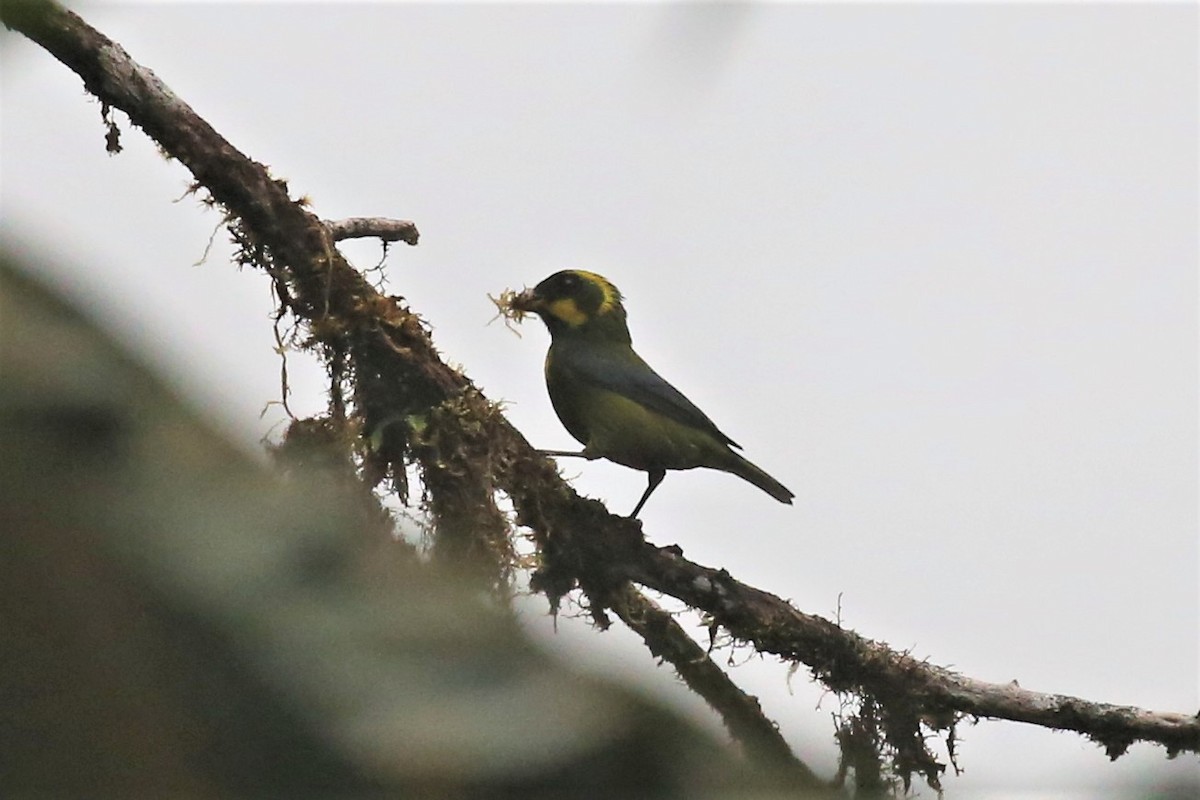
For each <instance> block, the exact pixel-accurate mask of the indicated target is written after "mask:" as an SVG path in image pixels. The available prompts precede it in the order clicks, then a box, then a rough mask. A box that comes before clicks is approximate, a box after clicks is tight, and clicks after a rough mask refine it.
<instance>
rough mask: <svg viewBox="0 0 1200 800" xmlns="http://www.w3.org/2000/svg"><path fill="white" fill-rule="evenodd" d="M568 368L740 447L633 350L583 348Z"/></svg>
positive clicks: (588, 380) (582, 378) (594, 383)
mask: <svg viewBox="0 0 1200 800" xmlns="http://www.w3.org/2000/svg"><path fill="white" fill-rule="evenodd" d="M569 371H570V372H571V373H573V377H574V378H575V379H576V380H578V381H581V382H583V383H586V384H589V385H591V386H593V387H596V388H598V389H605V390H608V391H610V392H615V393H617V394H619V395H622V396H624V397H628V398H629V399H630V400H633V401H634V402H636V403H639V404H641V405H643V406H645V407H646V408H649V409H650V410H651V411H654V412H657V413H659V414H662V415H663V416H665V417H668V418H670V419H673V420H675V421H676V422H679V423H682V424H684V425H688V426H691V427H693V428H696V429H698V430H702V431H705V432H706V433H709V434H711V435H712V436H714V437H716V439H717V440H718V441H720V442H723V443H724V444H728V445H733V446H734V447H741V445H739V444H738V443H737V442H735V441H733V439H730V438H729V437H728V436H726V435H725V434H724V433H722V432H721V430H720V429H719V428H717V426H716V423H714V422H713V421H712V420H711V419H709V418H708V415H706V414H705V413H704V412H703V411H701V410H700V409H698V408H696V405H695V404H694V403H693V402H692V401H691V400H688V399H687V398H686V397H684V396H683V393H682V392H680V391H679V390H678V389H676V388H675V387H674V386H672V385H671V384H669V383H667V381H666V380H665V379H664V378H662V376H660V375H659V374H658V373H657V372H655V371H654V370H653V369H651V368H650V365H649V364H647V363H646V362H645V361H643V360H642V358H641V357H640V356H639V355H638V354H637V353H635V352H633V351H632V350H626V351H625V352H624V353H621V352H617V351H614V350H610V349H608V348H589V349H588V350H586V351H584V350H580V351H577V352H575V353H574V354H573V357H572V358H571V359H570V367H569Z"/></svg>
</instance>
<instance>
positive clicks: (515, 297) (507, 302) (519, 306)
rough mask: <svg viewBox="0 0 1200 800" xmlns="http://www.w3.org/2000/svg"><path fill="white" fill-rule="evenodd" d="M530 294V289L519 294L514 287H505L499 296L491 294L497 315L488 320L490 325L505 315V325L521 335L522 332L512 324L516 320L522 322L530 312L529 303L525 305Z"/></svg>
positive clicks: (490, 297) (489, 296) (489, 298)
mask: <svg viewBox="0 0 1200 800" xmlns="http://www.w3.org/2000/svg"><path fill="white" fill-rule="evenodd" d="M528 294H529V291H528V290H525V291H523V292H521V293H520V294H517V293H516V292H514V291H513V290H512V289H505V290H504V291H502V292H501V293H500V296H499V297H492V296H491V295H490V294H489V295H488V300H491V301H492V303H494V304H495V306H496V316H494V317H492V318H491V319H490V320H488V325H491V324H492V323H493V322H495V321H496V320H498V319H500V318H501V317H503V318H504V327H506V328H508V329H509V330H510V331H512V332H513V333H515V334H516V335H517V336H520V335H521V332H520V331H519V330H517V329H516V328H514V327H513V326H512V324H513V323H514V322H516V323H518V324H520V323H521V321H522V320H524V319H525V316H526V315H527V314H528V313H529V311H530V309H529V308H528V307H527V305H525V303H527V302H528V300H527V298H526V296H527V295H528ZM523 301H525V302H523Z"/></svg>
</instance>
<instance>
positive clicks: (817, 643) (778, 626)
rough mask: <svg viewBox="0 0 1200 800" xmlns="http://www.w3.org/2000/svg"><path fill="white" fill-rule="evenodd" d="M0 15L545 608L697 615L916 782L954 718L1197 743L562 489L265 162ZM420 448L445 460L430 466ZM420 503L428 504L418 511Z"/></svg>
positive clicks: (126, 61)
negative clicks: (517, 526)
mask: <svg viewBox="0 0 1200 800" xmlns="http://www.w3.org/2000/svg"><path fill="white" fill-rule="evenodd" d="M0 18H2V19H3V21H4V23H5V24H6V25H8V26H9V27H11V28H14V29H16V30H19V31H21V32H22V33H23V34H25V35H26V36H27V37H29V38H30V39H31V40H33V41H35V42H37V43H39V44H40V45H42V46H43V47H45V48H46V49H47V50H48V51H49V52H50V53H51V54H52V55H54V56H55V57H56V58H58V59H59V60H60V61H62V62H63V63H64V64H66V65H67V66H68V67H70V68H71V69H72V70H74V71H75V72H76V73H78V74H79V75H80V76H81V77H82V78H83V80H84V83H85V85H86V87H87V88H88V90H89V91H90V92H92V93H93V94H94V95H95V96H96V97H98V98H99V99H100V100H101V102H103V103H105V104H107V105H110V106H113V107H116V108H119V109H121V110H123V111H124V112H125V113H126V114H128V115H129V118H130V120H131V121H132V122H133V123H134V124H135V125H137V126H139V127H141V128H142V129H143V130H145V131H146V133H147V134H148V135H149V136H150V137H151V138H152V139H154V140H155V141H156V142H158V143H159V144H160V145H161V146H162V147H163V148H164V149H165V150H166V151H167V152H168V153H170V154H171V155H172V156H173V157H175V158H177V159H178V160H179V161H180V162H181V163H183V164H184V165H185V166H186V167H187V168H188V169H189V170H191V172H192V174H193V175H194V176H195V178H196V180H197V182H198V183H199V184H201V185H202V186H204V187H205V188H206V189H207V190H208V191H209V192H210V193H211V194H212V197H213V199H214V200H216V201H217V202H218V203H220V204H221V205H222V206H224V207H225V209H226V210H227V211H228V212H229V213H230V214H231V215H232V216H233V217H236V218H237V219H238V220H240V222H239V223H238V225H239V228H238V231H239V236H240V237H241V239H240V241H241V243H242V244H243V247H244V248H246V249H248V250H249V251H253V253H254V257H255V260H256V262H257V263H259V264H260V265H262V266H263V267H264V268H265V269H267V270H268V271H269V273H270V274H271V275H272V277H273V279H274V280H275V281H276V288H277V291H278V293H279V296H280V297H281V298H282V301H283V302H284V303H285V304H286V306H287V308H288V309H289V310H290V311H291V312H292V313H293V314H295V315H296V316H297V318H299V319H301V320H304V321H306V322H307V323H308V325H309V328H310V331H311V334H312V337H311V342H312V346H313V347H315V348H317V349H318V350H320V351H321V352H323V353H325V354H326V356H327V357H332V356H334V355H336V356H337V357H338V358H343V357H344V358H346V360H347V362H348V364H349V365H350V373H351V374H352V375H353V376H354V379H355V395H354V402H355V406H356V409H357V414H358V416H359V417H360V418H361V420H362V425H363V429H364V430H365V431H368V432H375V433H377V434H378V439H379V442H378V446H377V447H374V448H373V450H372V451H371V453H370V454H369V455H368V456H367V464H366V472H367V474H368V475H370V476H372V478H371V480H373V481H374V480H378V479H380V478H382V477H386V476H388V475H390V476H391V478H392V481H393V483H394V485H396V486H397V487H398V488H401V490H403V487H404V469H405V465H406V463H408V462H410V461H416V462H418V463H424V464H430V463H440V464H449V465H450V466H451V469H450V472H448V473H447V474H450V475H454V474H458V473H455V472H454V468H453V465H454V463H455V459H468V460H471V459H475V460H472V461H471V463H473V464H477V463H481V462H479V461H478V460H477V459H478V457H479V454H480V453H482V454H484V462H482V463H486V465H487V469H486V476H485V478H484V480H485V481H486V486H488V487H491V488H494V489H497V490H500V491H503V492H504V493H506V494H508V495H509V497H510V498H511V499H512V501H513V504H514V507H515V508H516V510H517V515H518V521H519V522H520V523H522V524H524V525H526V526H528V527H529V528H530V529H531V530H532V531H533V535H534V538H535V541H536V542H537V544H538V546H539V548H540V551H541V555H542V559H543V563H542V566H541V568H540V569H539V570H538V571H537V573H536V574H535V576H534V584H535V586H536V587H537V588H539V589H540V590H542V591H545V592H546V594H547V596H548V597H549V598H550V600H551V603H552V604H556V603H557V602H558V600H559V599H560V598H561V597H562V596H563V595H564V594H566V593H567V592H568V591H571V590H572V589H573V588H575V587H579V588H580V589H582V590H583V591H584V592H585V593H586V594H587V595H588V596H589V598H590V599H591V600H592V610H593V614H595V615H597V616H598V618H602V617H603V609H604V607H605V605H610V606H612V605H615V600H614V597H617V596H618V590H620V589H621V587H623V586H624V585H625V582H626V581H634V582H637V583H640V584H643V585H645V586H648V587H651V588H653V589H655V590H657V591H660V592H663V593H665V594H668V595H671V596H673V597H676V598H678V599H680V600H682V601H684V602H685V603H688V604H689V605H692V606H694V607H696V608H700V609H703V610H704V611H706V612H707V613H709V614H710V615H711V616H712V618H713V620H714V621H715V622H716V623H717V624H719V625H721V626H723V627H725V628H726V629H728V630H729V631H730V632H731V633H732V634H733V635H734V636H735V637H737V638H738V639H741V640H744V641H748V642H752V643H753V644H754V645H755V647H757V648H758V649H759V650H761V651H763V652H771V653H776V654H778V655H780V656H783V657H784V658H786V659H789V660H792V661H795V662H799V663H804V664H806V665H808V666H809V668H810V670H811V671H812V673H813V675H814V677H815V678H816V679H817V680H819V681H821V682H822V683H824V684H825V685H826V686H828V687H829V688H830V689H832V690H833V691H836V692H853V693H855V694H857V695H859V696H860V697H862V698H864V700H869V701H871V702H875V703H877V704H878V708H879V715H880V718H881V722H882V725H883V728H884V734H885V737H886V740H887V742H888V744H889V746H890V747H892V748H893V749H894V751H895V757H894V766H895V768H896V769H897V771H899V772H900V773H901V774H903V775H907V774H909V773H911V772H913V771H916V772H919V773H921V774H923V775H925V777H926V778H927V779H928V780H931V782H935V781H936V779H937V774H938V772H940V770H941V769H942V767H941V765H940V764H938V762H937V761H936V759H935V758H934V757H933V755H932V754H931V753H930V752H929V751H928V749H927V748H926V746H925V743H924V732H925V731H927V730H930V729H932V730H945V729H948V728H949V727H951V726H952V725H953V724H954V723H955V722H956V721H957V720H958V719H959V718H961V717H962V716H964V715H968V716H987V717H994V718H999V719H1009V720H1015V721H1021V722H1028V723H1032V724H1037V725H1042V726H1045V727H1051V728H1058V729H1063V730H1073V731H1077V732H1079V733H1082V734H1085V735H1087V736H1089V737H1090V738H1092V739H1094V740H1095V741H1097V742H1099V743H1101V744H1102V745H1103V746H1104V747H1105V749H1106V750H1107V752H1108V754H1109V755H1110V757H1113V758H1115V757H1117V756H1119V755H1121V754H1122V753H1123V752H1125V750H1126V749H1127V748H1128V746H1129V744H1130V743H1132V742H1134V741H1139V740H1144V741H1149V742H1157V743H1159V744H1162V745H1163V746H1164V747H1166V748H1167V751H1168V754H1170V755H1174V754H1175V753H1178V752H1181V751H1192V752H1200V719H1198V718H1197V717H1194V716H1186V715H1183V714H1168V713H1156V712H1150V711H1144V710H1141V709H1137V708H1132V707H1125V706H1113V705H1107V704H1102V703H1093V702H1089V701H1085V700H1082V699H1079V698H1072V697H1067V696H1062V695H1047V694H1040V693H1037V692H1030V691H1028V690H1025V689H1022V688H1020V687H1018V686H1016V685H1015V683H1014V684H991V683H985V682H981V681H976V680H973V679H970V678H966V677H963V676H960V675H956V674H954V673H952V672H950V671H949V670H946V669H943V668H940V667H936V666H933V665H930V664H927V663H925V662H922V661H918V660H917V659H915V658H913V657H911V656H909V655H908V654H906V653H900V652H896V651H893V650H891V649H889V648H888V647H887V646H885V645H884V644H881V643H878V642H874V641H871V640H868V639H865V638H863V637H861V636H859V635H857V634H855V633H854V632H853V631H849V630H846V629H844V628H842V627H840V626H838V625H836V624H834V623H832V622H830V621H828V620H825V619H822V618H821V617H817V616H813V615H809V614H805V613H803V612H801V611H798V610H797V609H795V608H793V607H792V606H791V605H789V604H788V603H786V602H785V601H783V600H782V599H780V598H778V597H776V596H774V595H772V594H769V593H767V592H764V591H761V590H759V589H755V588H753V587H750V586H747V585H745V584H742V583H739V582H738V581H736V580H734V579H733V578H732V577H731V576H730V575H729V574H728V573H726V572H725V571H724V570H714V569H710V568H707V567H703V566H700V565H698V564H694V563H692V562H690V561H688V560H686V559H684V558H683V557H682V554H681V553H680V552H679V551H678V550H677V549H659V548H656V547H654V546H652V545H650V544H648V543H646V542H645V540H644V539H643V537H642V531H641V525H640V523H638V522H636V521H631V520H628V519H625V518H620V517H613V516H611V515H609V514H608V513H607V510H606V509H605V508H604V507H603V506H602V505H601V504H599V503H597V502H596V501H593V500H587V499H584V498H581V497H579V496H578V495H577V494H576V493H575V491H574V490H573V489H572V488H571V487H570V486H569V485H568V484H566V483H565V482H564V481H563V480H562V479H561V477H560V476H559V474H558V472H557V469H556V467H555V466H554V465H553V464H552V463H551V462H550V461H548V460H547V459H546V458H545V457H544V456H542V455H540V454H538V453H537V452H536V451H534V450H533V449H532V448H531V447H530V446H529V443H528V442H527V441H526V440H525V438H524V437H523V436H522V435H521V434H520V433H519V432H518V431H517V430H515V429H514V428H513V427H512V426H511V425H510V424H509V423H508V421H507V420H506V419H505V418H504V416H503V415H502V414H501V413H500V412H499V410H498V409H497V407H496V406H495V404H493V403H491V402H489V401H487V400H486V398H484V396H483V395H482V394H481V393H479V392H478V390H477V389H475V388H474V386H473V385H472V384H471V382H470V381H469V380H468V379H467V378H466V377H464V376H463V375H462V374H461V373H459V372H457V371H455V370H453V369H451V368H450V367H449V366H447V365H446V364H445V363H444V362H443V361H442V360H441V359H440V358H439V356H438V354H437V352H436V351H435V349H434V347H433V344H432V341H431V339H430V337H429V334H428V331H427V330H426V329H425V328H424V326H423V325H422V324H421V323H420V321H419V320H418V318H417V317H416V316H415V315H414V314H412V313H411V312H410V311H409V310H408V308H407V307H405V306H403V305H401V304H399V302H398V301H396V300H395V299H394V298H387V297H383V296H381V295H380V294H379V293H378V292H376V291H375V290H374V289H373V288H372V287H371V286H370V285H369V284H368V283H367V282H366V281H365V280H364V278H363V277H362V276H361V275H360V274H359V273H357V272H356V271H355V270H353V269H352V268H351V267H350V266H349V264H348V263H347V262H346V261H345V260H344V258H343V257H342V256H341V254H340V253H338V252H337V250H336V249H335V248H334V246H333V242H334V240H335V237H334V235H333V232H332V231H331V229H330V227H329V226H327V225H326V224H324V223H322V222H321V221H320V220H319V219H317V218H316V217H315V216H314V215H313V214H311V213H309V212H308V211H307V210H305V208H304V206H303V204H302V203H301V202H299V201H294V200H292V199H291V198H290V196H289V194H288V190H287V186H286V184H285V183H284V182H283V181H279V180H275V179H272V178H271V176H270V175H269V173H268V171H267V169H266V167H264V166H263V165H261V164H258V163H256V162H254V161H252V160H250V159H249V158H247V157H246V156H245V155H243V154H242V153H241V152H239V151H238V150H237V149H236V148H234V147H233V146H232V145H231V144H230V143H228V142H227V141H225V140H224V139H223V138H222V137H221V136H219V135H218V134H217V133H216V131H214V130H213V129H212V127H211V126H209V125H208V123H206V122H205V121H204V120H203V119H201V118H200V117H199V116H198V115H196V114H195V112H194V111H192V109H191V108H190V107H188V106H187V104H186V103H184V102H183V101H182V100H180V99H179V98H177V97H176V96H175V95H174V94H173V93H171V91H170V90H169V89H168V88H167V87H166V86H165V85H164V84H163V83H162V82H161V81H160V80H159V79H158V78H157V77H156V76H155V75H154V73H152V72H151V71H150V70H148V69H146V68H144V67H142V66H140V65H138V64H136V63H135V62H134V61H133V60H132V59H130V58H129V56H128V54H126V53H125V51H124V50H123V49H122V48H121V47H120V46H119V45H117V44H116V43H114V42H112V41H111V40H110V39H108V38H107V37H105V36H103V35H102V34H100V33H99V32H97V31H95V30H94V29H92V28H90V27H89V26H87V25H86V24H85V23H84V22H83V21H82V20H81V19H79V17H77V16H76V15H74V14H72V13H70V12H68V11H65V10H64V9H62V8H61V7H59V6H57V5H55V4H53V3H51V2H46V1H45V0H35V1H34V2H11V1H10V2H6V3H4V4H3V5H0ZM414 233H415V232H414ZM468 395H469V396H470V398H471V400H470V402H469V403H468V404H466V405H465V406H463V408H462V410H461V412H456V413H455V414H452V415H449V416H446V415H443V416H444V417H445V419H443V420H442V422H441V423H439V424H443V423H444V424H451V422H450V421H452V420H458V424H460V425H461V431H460V435H459V436H458V437H456V438H455V439H454V442H456V444H455V445H454V446H453V448H452V450H451V451H444V450H441V449H438V450H437V452H436V453H433V452H429V451H422V450H421V448H429V447H434V448H438V447H439V445H438V444H437V443H436V441H435V442H434V443H433V444H430V441H429V440H428V439H426V438H423V433H422V431H421V429H422V428H423V426H424V425H425V424H426V422H427V421H429V420H431V419H435V418H438V417H437V415H436V414H435V411H436V410H438V409H443V408H445V407H446V404H447V403H456V402H461V400H462V398H464V397H467V396H468ZM396 419H400V420H409V422H404V423H394V422H393V421H394V420H396ZM414 420H415V422H413V421H414ZM434 456H445V458H442V459H441V461H440V462H439V461H438V459H437V458H436V457H434ZM447 459H449V460H447ZM458 463H464V462H462V461H459V462H458ZM462 474H468V473H465V472H464V473H462ZM426 477H427V479H428V478H433V479H434V480H436V478H437V476H433V475H430V474H429V473H427V476H426ZM464 498H465V499H464V501H463V502H466V503H469V504H473V505H474V506H475V509H474V510H472V509H469V508H468V509H463V508H461V507H458V508H457V512H456V513H460V514H465V515H467V516H471V515H475V516H477V518H480V519H487V520H495V519H497V518H498V516H497V512H496V510H495V505H494V497H493V493H492V492H491V491H484V492H480V491H477V490H476V491H472V492H469V493H466V494H465V495H464ZM437 509H438V506H437V504H435V506H434V513H435V518H436V517H437V515H438V513H439V512H438V510H437ZM727 719H728V718H727Z"/></svg>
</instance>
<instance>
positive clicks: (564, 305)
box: [546, 297, 588, 328]
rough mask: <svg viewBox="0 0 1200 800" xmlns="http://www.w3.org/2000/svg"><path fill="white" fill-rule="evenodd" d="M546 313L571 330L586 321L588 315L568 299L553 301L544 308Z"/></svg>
mask: <svg viewBox="0 0 1200 800" xmlns="http://www.w3.org/2000/svg"><path fill="white" fill-rule="evenodd" d="M546 311H547V312H549V313H550V314H552V315H553V316H555V317H557V318H558V319H561V320H562V321H563V322H565V323H567V324H568V325H570V326H571V327H572V328H577V327H579V326H580V325H582V324H583V323H585V322H587V321H588V315H587V314H585V313H584V312H583V311H581V310H580V308H579V305H578V304H577V303H576V302H575V301H574V300H573V299H572V298H570V297H563V298H561V299H559V300H555V301H554V302H552V303H550V304H549V305H548V306H546Z"/></svg>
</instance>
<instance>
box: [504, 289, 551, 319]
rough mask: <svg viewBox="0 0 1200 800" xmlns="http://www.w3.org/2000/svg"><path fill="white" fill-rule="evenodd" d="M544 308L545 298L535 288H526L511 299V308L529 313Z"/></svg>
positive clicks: (536, 312) (534, 312) (540, 310)
mask: <svg viewBox="0 0 1200 800" xmlns="http://www.w3.org/2000/svg"><path fill="white" fill-rule="evenodd" d="M545 308H546V299H545V298H544V297H542V296H541V295H540V294H538V293H537V290H536V289H526V290H525V291H523V292H521V293H520V294H519V295H517V296H516V297H514V298H513V300H512V309H513V310H514V311H521V312H523V313H526V314H529V313H533V314H539V313H541V312H542V311H543V310H544V309H545Z"/></svg>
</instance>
